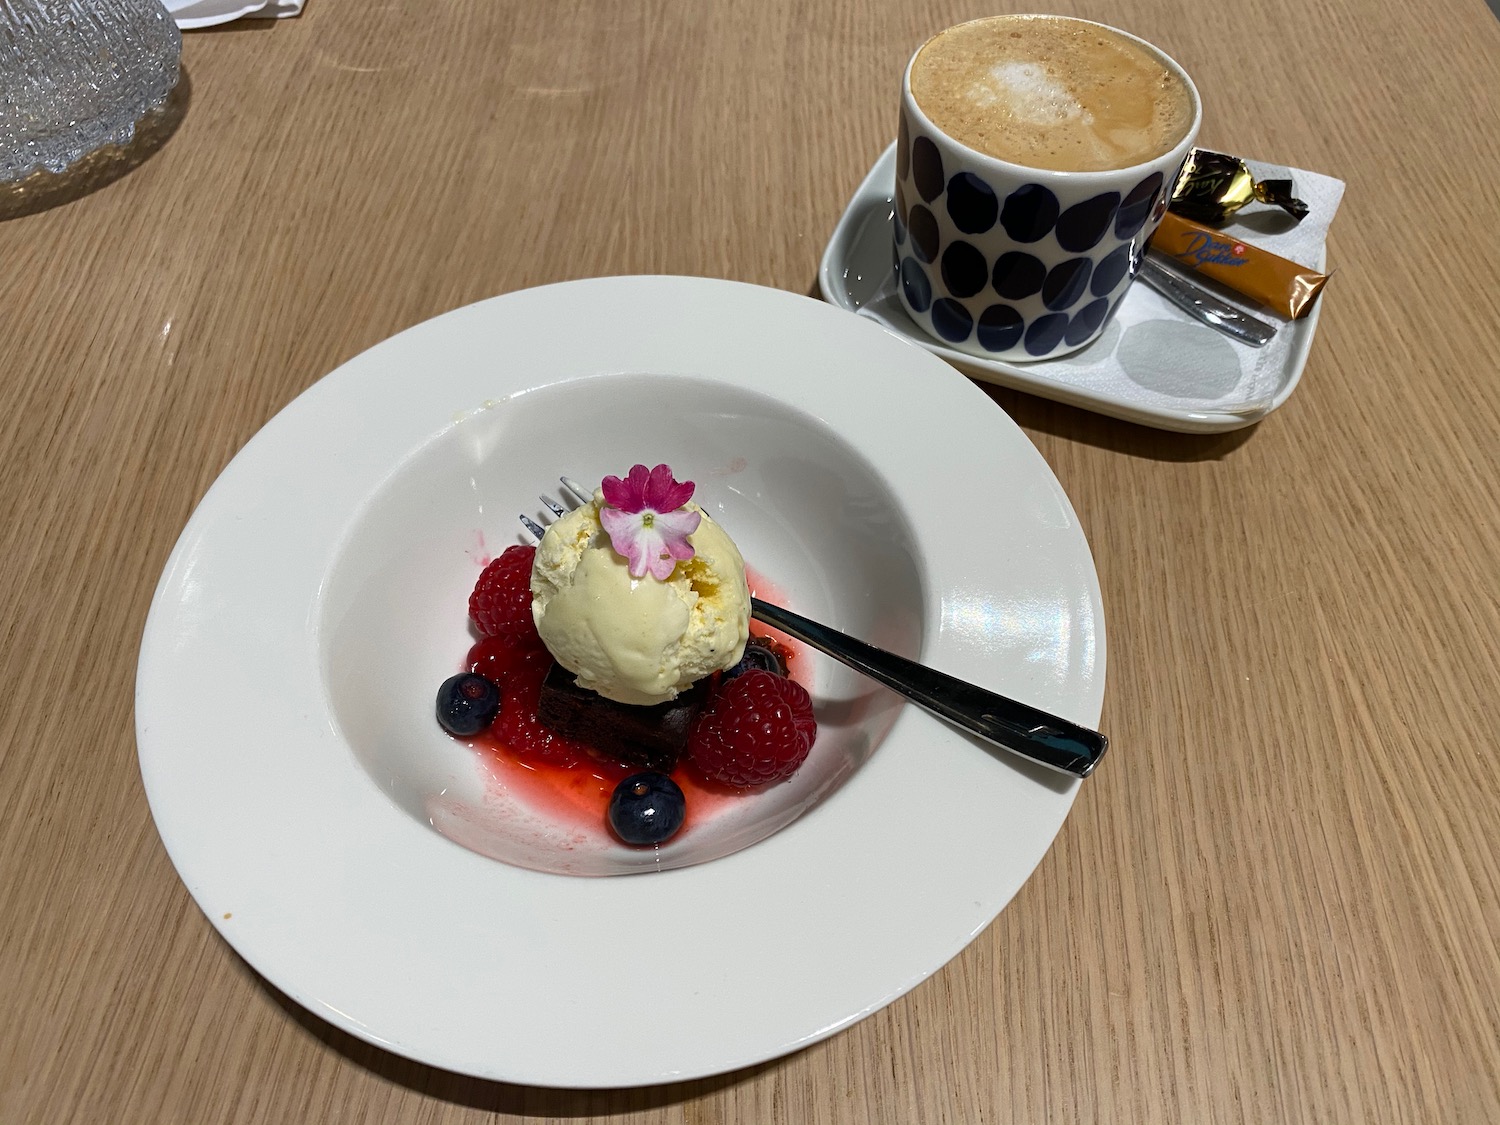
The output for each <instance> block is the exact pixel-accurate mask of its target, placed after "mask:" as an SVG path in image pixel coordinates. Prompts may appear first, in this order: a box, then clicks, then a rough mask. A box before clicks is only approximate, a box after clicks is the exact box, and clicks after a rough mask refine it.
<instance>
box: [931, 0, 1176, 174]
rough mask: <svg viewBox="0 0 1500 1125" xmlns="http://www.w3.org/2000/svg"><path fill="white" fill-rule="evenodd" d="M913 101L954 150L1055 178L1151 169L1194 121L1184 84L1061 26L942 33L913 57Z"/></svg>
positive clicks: (1161, 68)
mask: <svg viewBox="0 0 1500 1125" xmlns="http://www.w3.org/2000/svg"><path fill="white" fill-rule="evenodd" d="M911 95H912V98H913V100H915V102H916V103H917V105H918V106H919V107H920V108H921V110H922V112H923V113H925V114H926V115H927V117H928V118H929V119H930V120H931V121H932V123H933V124H934V125H936V126H937V127H938V128H939V129H941V130H942V131H943V132H944V133H946V134H947V135H948V136H950V137H952V138H953V139H954V140H955V141H957V142H959V143H960V144H962V145H965V146H966V147H968V148H971V149H974V150H975V151H977V152H981V153H984V154H985V155H986V156H992V157H996V158H998V159H1000V160H1006V161H1009V162H1011V163H1013V164H1021V165H1024V166H1026V167H1028V168H1045V169H1049V170H1053V171H1059V172H1100V171H1107V170H1111V169H1116V168H1129V167H1132V166H1134V165H1136V164H1144V163H1146V162H1148V161H1151V160H1154V159H1156V158H1157V157H1159V156H1162V155H1164V154H1166V153H1168V152H1170V151H1171V150H1172V148H1173V147H1174V146H1176V145H1177V143H1178V142H1179V141H1181V140H1182V139H1183V138H1184V137H1185V136H1187V133H1188V130H1189V129H1190V128H1191V126H1192V124H1193V119H1194V116H1195V107H1194V105H1193V96H1192V93H1191V92H1190V89H1189V87H1188V84H1187V83H1186V82H1184V81H1183V79H1182V76H1181V75H1180V74H1179V73H1178V72H1177V71H1176V69H1175V68H1173V67H1172V66H1170V65H1169V64H1168V63H1167V62H1165V61H1164V60H1163V58H1162V57H1161V56H1160V55H1158V54H1157V53H1156V52H1155V51H1153V50H1151V49H1150V48H1149V47H1147V46H1146V45H1145V44H1143V43H1139V42H1137V41H1136V40H1134V39H1131V38H1129V37H1127V36H1123V35H1121V34H1119V33H1118V32H1115V31H1113V30H1111V29H1110V28H1106V27H1101V26H1100V25H1098V24H1093V23H1087V22H1085V21H1083V20H1074V19H1067V18H1065V17H1061V16H995V17H992V18H989V19H981V20H974V21H973V22H971V23H965V24H960V25H958V26H957V27H950V28H949V29H948V30H947V31H944V32H942V33H940V34H939V35H937V36H935V37H934V38H933V39H931V40H930V41H928V43H927V44H926V45H925V46H924V47H923V48H922V49H921V50H920V51H918V52H917V56H916V58H915V59H914V60H913V62H912V65H911Z"/></svg>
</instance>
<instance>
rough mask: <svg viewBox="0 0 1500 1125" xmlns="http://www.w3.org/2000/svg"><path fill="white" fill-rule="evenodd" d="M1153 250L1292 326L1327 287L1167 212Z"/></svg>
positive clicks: (1303, 271) (1276, 258) (1301, 270)
mask: <svg viewBox="0 0 1500 1125" xmlns="http://www.w3.org/2000/svg"><path fill="white" fill-rule="evenodd" d="M1151 249H1152V250H1153V251H1155V252H1156V253H1158V254H1162V255H1164V256H1165V257H1167V258H1170V259H1171V260H1172V262H1173V263H1175V264H1176V265H1178V266H1180V267H1181V268H1183V269H1186V270H1192V271H1193V272H1195V273H1199V274H1202V275H1203V276H1204V277H1211V278H1213V280H1215V281H1217V282H1219V283H1220V284H1221V285H1227V286H1228V287H1229V288H1230V289H1233V290H1234V291H1235V292H1236V293H1240V294H1242V295H1243V296H1246V297H1249V298H1250V299H1251V300H1252V301H1255V302H1256V303H1257V304H1260V305H1264V306H1265V307H1266V308H1268V309H1272V310H1274V311H1276V312H1279V313H1280V314H1281V315H1282V316H1284V317H1287V318H1288V319H1290V320H1296V319H1297V318H1298V317H1300V316H1306V315H1307V314H1308V313H1309V312H1310V311H1312V307H1313V302H1314V301H1316V300H1317V298H1318V294H1319V293H1320V292H1322V290H1323V286H1324V285H1325V284H1326V283H1327V281H1328V276H1327V275H1326V274H1322V273H1319V272H1318V271H1317V270H1312V269H1308V268H1307V267H1306V266H1302V265H1298V264H1297V263H1296V262H1291V261H1288V260H1287V259H1285V258H1283V257H1281V256H1280V255H1278V254H1273V253H1271V252H1270V251H1269V250H1265V249H1262V248H1261V247H1259V246H1252V245H1251V244H1250V243H1248V242H1245V241H1243V240H1242V239H1239V238H1235V237H1234V236H1233V235H1229V234H1225V233H1224V232H1223V231H1217V230H1212V229H1211V228H1209V227H1206V226H1203V225H1201V224H1199V223H1195V222H1192V221H1191V220H1188V219H1184V218H1183V217H1182V216H1181V215H1177V214H1174V213H1173V212H1171V211H1168V212H1167V213H1166V214H1165V215H1163V216H1162V220H1161V226H1159V227H1157V229H1156V233H1155V234H1153V235H1152V236H1151Z"/></svg>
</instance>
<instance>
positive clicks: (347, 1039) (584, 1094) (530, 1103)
mask: <svg viewBox="0 0 1500 1125" xmlns="http://www.w3.org/2000/svg"><path fill="white" fill-rule="evenodd" d="M230 952H231V953H234V951H233V950H232V949H231V950H230ZM234 956H235V959H236V960H238V961H239V963H240V965H241V966H242V967H243V968H244V970H245V972H247V973H248V974H250V976H251V978H252V979H253V980H254V981H255V982H256V983H257V984H258V985H260V987H261V988H262V989H263V990H264V991H265V993H266V995H267V996H269V997H270V998H271V999H272V1000H274V1001H275V1002H276V1004H277V1005H278V1006H279V1007H280V1008H281V1009H282V1011H284V1012H286V1014H287V1015H288V1016H289V1017H291V1019H292V1020H294V1021H295V1022H296V1023H298V1024H299V1025H301V1027H302V1028H303V1029H304V1030H306V1031H307V1032H308V1034H310V1035H312V1036H313V1037H314V1038H316V1039H317V1040H318V1041H319V1042H321V1043H323V1044H324V1045H326V1046H328V1047H330V1048H332V1049H333V1050H335V1051H337V1052H338V1053H339V1054H341V1055H343V1056H344V1058H346V1059H348V1060H349V1061H350V1062H351V1063H353V1064H354V1065H355V1066H358V1067H360V1068H362V1069H364V1070H367V1071H369V1072H370V1073H372V1074H375V1075H378V1076H379V1077H381V1078H383V1079H385V1080H386V1081H388V1082H394V1083H396V1084H398V1085H400V1086H404V1087H405V1088H406V1089H408V1090H412V1091H414V1092H416V1093H419V1094H424V1095H426V1096H427V1097H431V1098H441V1099H442V1100H443V1101H445V1102H452V1103H454V1104H455V1105H464V1106H469V1107H471V1108H473V1109H478V1110H484V1111H485V1112H487V1113H503V1114H515V1115H523V1116H530V1117H604V1116H607V1115H612V1114H619V1113H627V1112H639V1111H641V1110H648V1109H660V1108H661V1107H663V1106H671V1105H677V1104H680V1103H682V1102H687V1101H690V1100H692V1099H694V1098H698V1097H701V1096H703V1095H704V1094H708V1093H713V1092H714V1091H716V1090H722V1089H725V1088H727V1087H730V1086H736V1085H739V1084H740V1083H741V1082H747V1081H749V1080H751V1079H753V1078H755V1077H757V1076H758V1075H761V1074H764V1073H765V1072H766V1071H768V1070H770V1069H772V1068H773V1067H775V1066H777V1065H779V1060H772V1061H771V1062H767V1063H761V1064H760V1065H758V1066H752V1067H745V1068H744V1069H741V1070H736V1071H731V1072H730V1073H729V1074H721V1075H716V1076H714V1077H712V1078H700V1079H694V1080H693V1081H690V1082H674V1083H670V1084H667V1085H663V1086H641V1087H626V1088H617V1089H606V1090H567V1089H560V1088H557V1087H550V1086H521V1085H516V1084H514V1083H510V1082H495V1081H491V1080H489V1079H484V1078H471V1077H469V1076H468V1075H464V1074H455V1073H454V1072H452V1071H449V1070H441V1069H439V1068H438V1067H434V1066H428V1065H426V1064H425V1063H419V1062H414V1061H412V1060H411V1059H408V1058H404V1057H402V1056H401V1055H397V1054H394V1053H392V1052H390V1051H387V1050H384V1049H383V1048H380V1047H376V1046H374V1045H373V1044H370V1043H366V1042H365V1041H364V1040H362V1039H359V1038H356V1037H355V1036H353V1035H350V1034H349V1033H348V1032H346V1031H343V1030H341V1029H339V1028H337V1027H334V1026H333V1024H331V1023H329V1022H328V1021H327V1020H324V1019H321V1018H320V1017H318V1016H315V1015H313V1013H311V1012H309V1011H308V1010H307V1009H305V1008H303V1007H302V1006H301V1005H300V1004H298V1003H297V1002H296V1001H295V1000H292V999H291V998H290V997H288V996H285V995H283V994H282V993H281V992H280V991H279V990H278V989H277V988H276V987H275V986H274V985H272V984H271V983H270V982H269V981H267V980H266V979H265V978H264V977H262V976H261V975H260V974H259V973H257V972H256V971H255V970H254V969H253V968H251V967H250V965H249V964H248V963H247V962H245V961H244V959H243V958H241V957H239V955H238V954H237V953H234Z"/></svg>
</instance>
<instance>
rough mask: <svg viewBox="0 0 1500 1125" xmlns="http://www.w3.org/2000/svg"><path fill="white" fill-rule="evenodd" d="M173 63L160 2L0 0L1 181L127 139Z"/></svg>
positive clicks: (153, 104)
mask: <svg viewBox="0 0 1500 1125" xmlns="http://www.w3.org/2000/svg"><path fill="white" fill-rule="evenodd" d="M181 61H182V33H181V32H180V31H178V30H177V25H176V23H174V22H173V20H172V17H171V16H169V15H168V14H167V11H166V9H165V8H163V7H162V6H161V3H160V0H0V183H4V182H9V181H12V180H17V179H20V178H21V177H23V176H26V175H28V174H29V173H31V172H32V171H34V170H36V169H38V168H41V169H45V170H47V171H49V172H62V171H65V170H66V169H67V168H68V166H69V165H71V164H73V163H74V162H75V161H77V160H79V159H80V158H82V157H84V156H87V155H88V154H89V153H91V152H93V151H94V150H95V149H98V148H101V147H102V146H104V145H109V144H118V145H123V144H127V143H129V141H130V140H131V138H132V137H133V136H134V135H135V126H136V122H138V121H139V120H140V119H141V118H142V117H143V116H144V115H145V114H147V113H149V112H150V111H151V110H153V109H156V108H157V107H159V106H160V105H162V104H163V103H164V102H165V101H166V99H167V95H168V94H170V93H171V92H172V88H173V87H174V86H175V85H176V84H177V75H178V70H179V67H180V65H181Z"/></svg>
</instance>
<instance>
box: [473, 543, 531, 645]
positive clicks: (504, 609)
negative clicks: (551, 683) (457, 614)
mask: <svg viewBox="0 0 1500 1125" xmlns="http://www.w3.org/2000/svg"><path fill="white" fill-rule="evenodd" d="M534 558H536V548H535V547H523V546H521V545H520V544H519V543H518V544H516V545H515V546H514V547H507V548H505V553H504V554H502V555H501V556H500V557H499V558H498V559H496V560H495V561H494V562H492V563H490V565H489V566H487V567H485V568H484V572H483V573H482V574H480V576H479V581H478V582H476V583H474V592H473V593H472V594H470V595H469V617H470V619H471V620H473V622H474V626H475V628H477V629H478V630H479V633H480V636H484V637H497V636H506V635H509V636H516V637H522V638H526V639H529V640H530V642H531V643H532V644H534V645H536V646H538V647H540V645H541V643H542V638H541V637H539V636H538V635H537V631H536V623H535V622H534V621H532V619H531V562H532V560H533V559H534Z"/></svg>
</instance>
